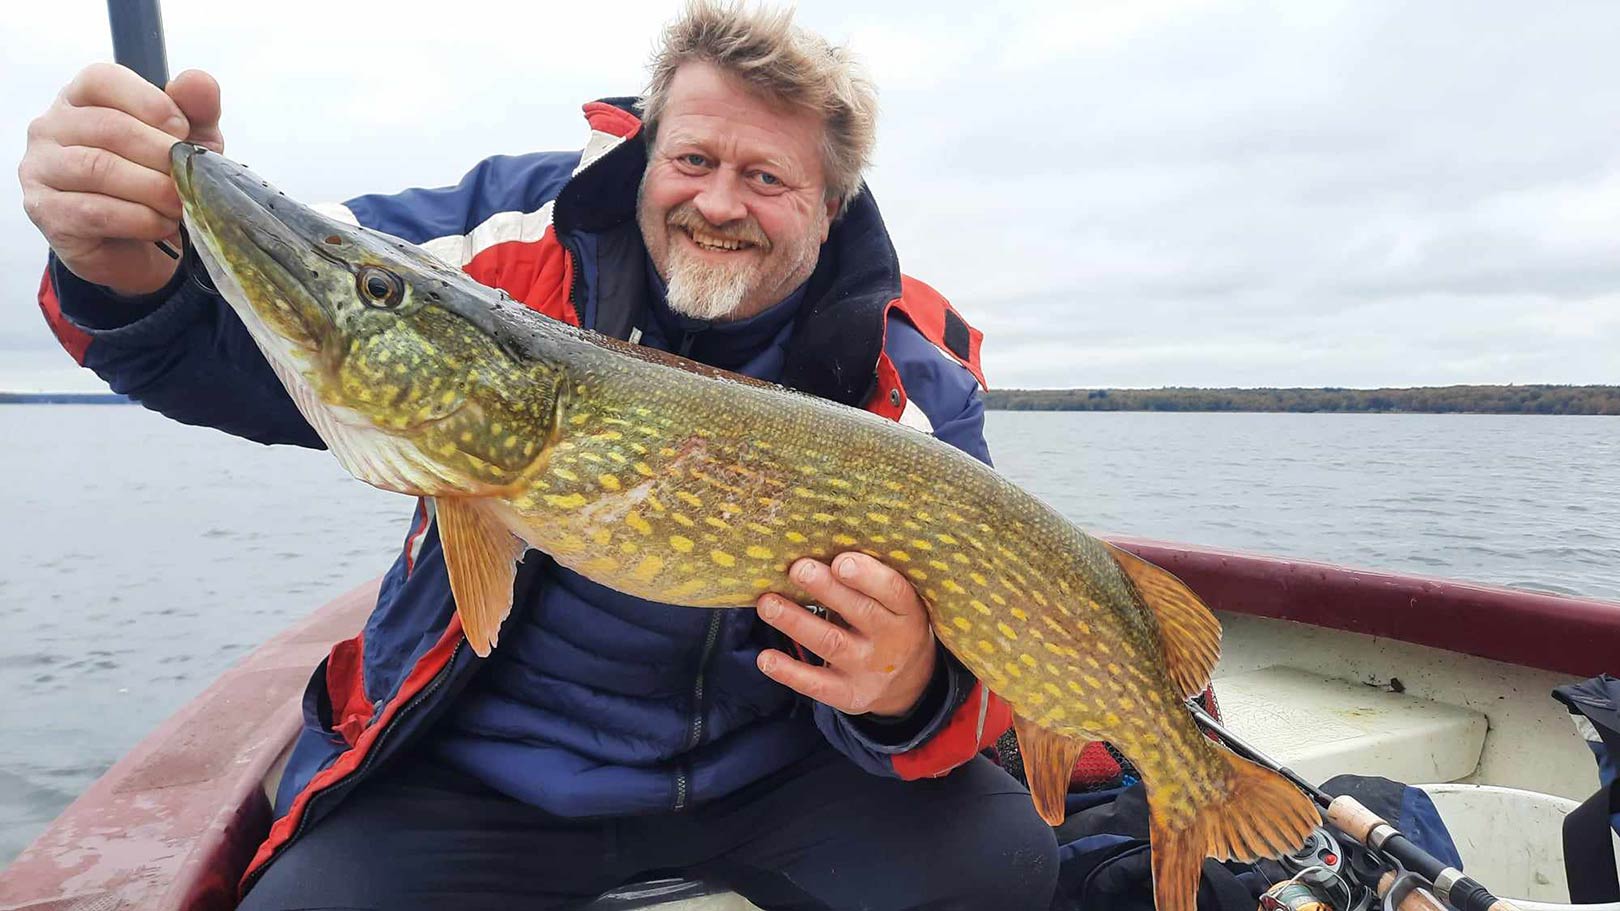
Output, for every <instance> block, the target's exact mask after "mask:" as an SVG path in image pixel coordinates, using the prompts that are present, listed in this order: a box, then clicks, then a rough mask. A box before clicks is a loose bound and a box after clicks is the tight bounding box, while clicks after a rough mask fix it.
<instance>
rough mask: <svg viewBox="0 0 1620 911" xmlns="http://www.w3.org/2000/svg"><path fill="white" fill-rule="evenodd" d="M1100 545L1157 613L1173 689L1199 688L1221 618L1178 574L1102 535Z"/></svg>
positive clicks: (1192, 692) (1189, 692)
mask: <svg viewBox="0 0 1620 911" xmlns="http://www.w3.org/2000/svg"><path fill="white" fill-rule="evenodd" d="M1103 546H1104V547H1106V548H1108V552H1109V553H1110V554H1113V556H1114V560H1115V562H1117V563H1118V564H1119V568H1120V569H1122V570H1124V571H1125V576H1126V577H1127V578H1129V579H1130V580H1131V582H1132V583H1133V584H1135V586H1136V590H1137V592H1138V593H1140V594H1141V596H1142V602H1143V603H1144V604H1146V605H1147V606H1148V607H1149V608H1150V609H1151V610H1152V611H1153V613H1154V616H1156V617H1157V618H1158V620H1159V642H1160V644H1161V645H1163V646H1164V657H1165V663H1166V664H1167V665H1168V669H1169V671H1170V678H1171V679H1172V680H1174V681H1175V684H1176V689H1178V690H1180V691H1181V695H1182V696H1184V697H1186V698H1191V697H1193V696H1196V695H1198V694H1199V693H1202V692H1203V691H1204V688H1205V687H1207V686H1209V678H1210V675H1211V674H1213V673H1215V662H1216V661H1217V660H1218V659H1219V658H1220V657H1221V621H1219V620H1217V619H1215V615H1214V614H1213V613H1211V612H1210V610H1209V608H1208V607H1207V606H1205V604H1204V602H1203V601H1201V600H1199V598H1198V596H1197V595H1195V594H1193V591H1192V589H1190V588H1188V587H1187V585H1186V583H1184V582H1182V581H1181V580H1180V579H1177V578H1176V577H1175V576H1172V575H1171V574H1169V573H1167V572H1165V571H1164V570H1162V569H1160V568H1159V567H1157V566H1154V565H1153V564H1152V563H1149V562H1148V561H1146V560H1144V559H1142V558H1141V557H1138V556H1136V555H1135V554H1133V553H1130V552H1129V551H1125V550H1121V549H1119V548H1118V547H1115V546H1114V545H1112V544H1109V543H1107V542H1106V541H1105V542H1103Z"/></svg>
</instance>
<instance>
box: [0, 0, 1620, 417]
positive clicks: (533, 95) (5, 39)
mask: <svg viewBox="0 0 1620 911" xmlns="http://www.w3.org/2000/svg"><path fill="white" fill-rule="evenodd" d="M991 6H992V5H991V4H984V3H977V2H975V3H965V4H963V3H954V2H940V0H932V2H924V3H914V4H901V3H889V2H884V3H873V2H871V0H860V2H850V3H844V2H836V3H822V2H813V0H806V2H804V3H803V4H802V6H801V9H800V13H799V18H800V21H801V22H803V23H805V24H807V25H809V26H811V27H813V28H815V29H817V30H819V31H821V32H823V33H824V34H826V35H828V36H829V37H830V38H832V39H833V40H835V41H838V42H847V43H850V44H852V45H853V46H854V48H855V49H856V50H857V52H859V53H860V54H862V55H863V56H864V57H865V59H866V60H867V62H868V64H869V67H870V69H871V71H872V73H873V75H874V77H875V78H876V80H877V83H878V86H879V88H880V91H881V97H882V106H883V116H882V120H881V121H880V129H879V142H878V155H877V163H876V167H875V169H874V170H873V172H872V173H871V174H870V176H869V181H870V184H871V186H872V188H873V191H874V193H875V195H876V197H877V199H878V202H879V204H880V205H881V207H882V209H883V211H884V213H885V216H886V218H887V219H888V222H889V226H890V230H891V232H892V233H893V235H894V238H895V241H896V244H897V246H898V248H899V250H900V258H901V263H902V265H903V266H904V268H905V270H906V271H907V272H908V273H910V274H912V275H915V276H917V277H919V278H922V279H924V280H925V281H927V282H929V283H930V284H932V285H934V286H935V287H937V288H939V289H940V290H941V291H942V292H944V293H945V294H946V296H948V297H949V298H951V299H952V300H953V301H954V302H955V303H956V305H957V306H958V308H959V309H960V310H961V311H962V312H963V313H964V315H966V316H967V318H968V320H969V321H970V322H973V323H974V324H976V325H978V326H979V327H980V328H982V329H984V330H985V332H986V334H987V341H986V345H985V361H986V366H987V372H988V374H989V378H990V381H991V383H992V384H993V385H997V386H1022V387H1030V386H1041V387H1056V386H1135V387H1151V386H1163V385H1195V386H1225V385H1234V386H1255V385H1275V386H1319V385H1336V386H1383V385H1395V386H1402V385H1440V384H1447V383H1617V382H1620V53H1617V52H1616V50H1615V49H1616V47H1620V4H1615V3H1608V2H1591V3H1554V4H1526V3H1523V2H1458V3H1443V2H1423V3H1412V2H1409V0H1405V2H1369V0H1358V2H1347V3H1327V2H1306V0H1290V2H1287V3H1275V4H1258V3H1257V4H1247V3H1225V2H1222V3H1203V2H1142V0H1132V2H1109V3H1097V2H1091V3H1088V2H1079V3H1075V2H1073V0H1063V2H1055V3H1047V4H1014V5H1012V8H1011V9H1009V8H1007V5H1003V4H997V5H995V6H996V8H995V9H991V8H990V7H991ZM163 7H164V14H165V19H166V28H167V33H168V45H169V61H170V67H171V71H173V72H179V71H180V70H181V69H185V68H188V67H200V68H203V69H206V70H208V71H210V72H211V73H213V74H214V75H215V76H216V77H217V78H218V79H219V81H220V83H221V84H222V85H223V87H224V111H225V115H224V119H223V128H224V131H225V136H226V150H227V152H228V153H229V154H231V155H232V156H233V157H236V158H238V159H240V160H243V161H245V162H248V163H249V164H250V165H251V166H252V167H253V168H254V169H255V170H257V171H258V172H259V173H260V174H261V175H262V176H264V177H265V178H266V179H268V180H270V181H271V182H273V183H276V184H278V185H279V186H280V187H281V188H282V189H284V190H285V191H287V192H288V193H289V194H290V195H292V196H294V197H297V198H300V199H303V200H306V201H321V200H332V199H344V198H347V197H349V196H353V195H357V194H360V193H365V192H377V191H393V190H397V189H402V188H405V187H408V186H438V185H443V184H448V183H454V182H455V181H456V180H457V179H458V178H459V177H460V175H461V174H462V173H463V172H464V171H465V170H467V168H469V167H470V166H471V165H472V164H474V163H475V162H476V161H477V160H478V159H480V158H482V157H485V156H487V155H490V154H494V153H514V152H523V151H527V150H534V149H553V148H577V147H578V145H579V144H580V142H582V140H583V129H584V124H583V121H582V120H581V119H580V117H579V114H578V109H579V105H580V104H581V103H583V102H585V101H588V100H590V99H592V98H594V97H601V96H607V95H618V94H633V93H635V92H637V91H638V90H639V89H640V87H641V85H642V83H643V80H644V77H645V68H644V67H645V59H646V57H647V54H648V51H649V49H650V47H651V44H652V40H653V37H654V35H655V34H656V32H657V30H658V28H659V26H660V25H661V24H662V23H663V22H664V21H666V20H667V19H668V18H669V17H670V16H671V15H672V14H673V12H674V10H675V4H674V2H658V3H653V2H646V3H617V2H608V0H599V2H593V3H583V4H550V3H534V2H532V0H524V2H494V0H488V2H485V0H460V2H457V3H449V4H447V3H443V2H435V3H431V4H430V3H418V2H410V0H389V2H376V3H367V2H353V3H333V2H330V0H319V2H307V0H277V2H274V3H270V2H261V3H250V2H246V0H241V2H230V3H221V2H218V0H163ZM255 10H256V11H257V12H255ZM105 14H106V7H105V4H104V2H103V0H52V2H50V3H24V4H13V5H12V6H10V7H8V9H7V12H6V14H5V17H4V23H3V24H0V86H3V87H4V91H3V92H0V139H3V136H4V135H9V136H10V137H11V139H10V141H9V142H0V148H5V149H7V150H8V151H7V153H6V154H7V155H8V156H9V157H8V158H7V159H6V161H7V169H8V170H7V177H6V178H5V180H4V181H3V184H0V240H3V243H0V276H3V278H0V288H3V289H4V298H3V303H0V385H5V384H7V382H8V381H12V382H15V381H16V380H17V378H18V377H20V376H28V375H37V374H38V373H39V372H40V371H50V370H55V369H59V368H61V367H62V366H63V365H68V362H67V360H66V356H65V355H63V354H61V352H60V351H59V350H56V349H54V342H53V341H52V340H51V338H50V336H49V334H48V333H47V332H46V330H45V328H44V325H43V322H42V321H41V320H40V319H39V317H38V313H37V308H36V304H35V299H34V298H35V289H36V287H37V283H38V279H39V268H40V265H41V263H42V260H43V256H44V242H43V240H42V239H41V238H40V237H39V235H38V234H37V233H36V232H35V230H34V229H33V226H32V225H31V224H29V223H28V221H27V219H26V218H25V217H24V216H23V214H22V209H21V203H20V193H19V190H18V188H17V186H16V181H15V178H14V177H13V176H11V174H12V170H11V169H12V167H13V166H14V165H15V162H16V161H17V160H18V158H19V157H20V156H21V153H22V148H23V143H24V131H25V128H26V124H27V122H28V120H29V119H31V118H32V117H33V116H35V115H36V114H38V113H40V112H41V111H43V110H44V109H45V107H46V106H47V105H48V104H49V103H50V100H51V98H52V97H53V96H54V94H55V93H56V92H57V91H58V90H59V89H60V88H61V87H62V86H63V85H64V84H66V82H67V81H68V80H69V79H70V78H71V77H72V75H73V74H74V72H76V71H77V70H78V69H79V68H80V67H82V66H83V65H84V64H86V63H88V62H90V61H92V60H97V59H110V58H111V54H112V52H111V42H110V39H109V38H108V37H107V27H106V20H105ZM68 366H71V365H68ZM59 385H60V384H59Z"/></svg>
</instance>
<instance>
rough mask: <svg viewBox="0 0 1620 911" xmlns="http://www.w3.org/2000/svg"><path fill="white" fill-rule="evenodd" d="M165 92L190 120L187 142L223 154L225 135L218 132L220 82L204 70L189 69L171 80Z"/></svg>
mask: <svg viewBox="0 0 1620 911" xmlns="http://www.w3.org/2000/svg"><path fill="white" fill-rule="evenodd" d="M165 91H167V92H168V93H169V97H170V98H172V99H174V103H175V105H176V106H177V107H179V108H180V112H181V113H182V114H185V115H186V119H187V120H190V121H191V132H190V133H189V134H187V135H186V141H187V142H195V143H196V144H198V145H200V146H203V147H204V148H207V149H210V150H212V151H215V152H224V151H225V136H224V134H223V133H221V132H220V131H219V83H218V82H215V81H214V77H212V76H210V75H208V74H207V73H205V72H203V71H202V70H186V71H185V72H183V73H181V74H180V75H178V76H176V77H174V78H173V79H171V80H170V81H169V87H168V88H167V89H165Z"/></svg>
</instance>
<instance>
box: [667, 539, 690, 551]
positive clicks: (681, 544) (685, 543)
mask: <svg viewBox="0 0 1620 911" xmlns="http://www.w3.org/2000/svg"><path fill="white" fill-rule="evenodd" d="M669 546H670V547H673V548H675V549H676V550H678V551H680V552H681V553H683V554H689V553H691V552H692V539H691V538H687V537H683V536H681V535H670V536H669Z"/></svg>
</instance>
